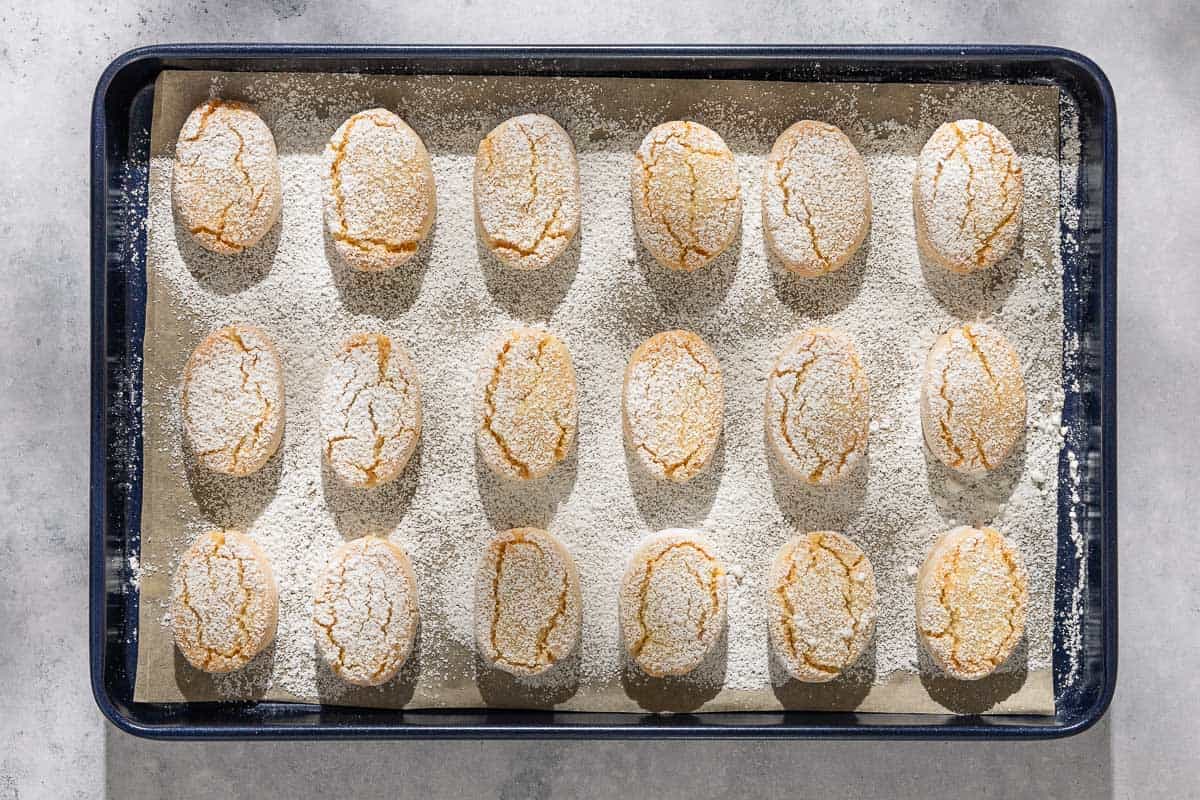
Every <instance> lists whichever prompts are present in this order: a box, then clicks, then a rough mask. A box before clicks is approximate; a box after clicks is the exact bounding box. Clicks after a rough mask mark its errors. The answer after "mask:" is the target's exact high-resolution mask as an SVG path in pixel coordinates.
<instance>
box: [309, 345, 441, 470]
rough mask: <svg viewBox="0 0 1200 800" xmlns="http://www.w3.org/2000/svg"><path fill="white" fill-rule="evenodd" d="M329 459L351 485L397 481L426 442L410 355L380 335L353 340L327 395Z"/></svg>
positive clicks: (324, 427)
mask: <svg viewBox="0 0 1200 800" xmlns="http://www.w3.org/2000/svg"><path fill="white" fill-rule="evenodd" d="M321 432H322V436H323V437H324V441H325V459H326V460H327V461H328V463H329V466H330V468H331V469H333V472H334V474H336V475H337V476H338V478H340V479H341V480H342V481H344V482H345V483H348V484H350V485H351V486H358V487H360V488H367V487H371V486H377V485H379V484H382V483H387V482H388V481H390V480H393V479H394V478H396V477H397V476H398V475H399V474H400V473H401V472H403V471H404V467H405V465H406V464H408V460H409V458H410V457H411V456H412V454H413V451H414V450H415V449H416V447H417V442H418V441H419V440H420V438H421V387H420V381H419V380H418V378H417V373H416V370H415V369H414V367H413V365H412V361H411V360H410V359H409V357H408V353H407V352H406V351H405V350H404V348H403V347H401V346H399V345H397V344H396V343H395V342H393V341H392V339H391V338H389V337H388V336H385V335H384V334H380V333H359V334H355V335H353V336H351V337H350V338H348V339H347V340H346V341H345V342H343V343H342V345H341V347H340V348H338V351H337V352H336V353H335V354H334V356H333V360H332V362H331V363H330V365H329V371H328V372H327V373H325V383H324V386H323V387H322V390H321Z"/></svg>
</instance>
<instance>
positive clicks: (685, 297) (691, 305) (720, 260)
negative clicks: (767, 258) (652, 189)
mask: <svg viewBox="0 0 1200 800" xmlns="http://www.w3.org/2000/svg"><path fill="white" fill-rule="evenodd" d="M637 238H638V243H637V262H638V266H639V267H640V268H641V270H642V275H643V276H644V277H645V279H646V285H647V286H649V287H650V290H651V291H652V292H653V293H654V297H655V299H656V301H657V303H658V308H659V311H660V313H663V314H672V315H679V316H681V317H684V318H689V317H699V316H703V315H704V314H705V313H706V312H708V311H709V310H710V309H713V308H715V307H717V306H718V305H720V304H721V301H722V300H724V299H725V296H726V295H727V294H729V289H730V287H731V286H733V282H734V279H736V278H737V271H738V265H739V264H740V262H741V258H742V231H741V230H740V229H739V230H738V234H737V236H736V237H735V238H734V240H733V242H732V243H730V245H729V247H727V248H726V249H725V252H723V253H721V255H719V256H717V257H716V258H714V259H713V260H712V261H710V262H709V263H708V264H705V265H704V266H703V267H700V268H699V269H697V270H694V271H692V272H683V271H680V270H673V269H668V268H667V267H664V266H663V265H662V264H659V263H658V261H656V260H655V258H654V256H653V255H651V254H650V251H649V250H647V249H646V245H644V244H642V241H641V238H640V237H637Z"/></svg>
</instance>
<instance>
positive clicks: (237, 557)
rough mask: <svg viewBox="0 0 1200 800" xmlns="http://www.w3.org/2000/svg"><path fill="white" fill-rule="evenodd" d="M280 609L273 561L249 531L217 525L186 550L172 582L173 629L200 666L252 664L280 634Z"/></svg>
mask: <svg viewBox="0 0 1200 800" xmlns="http://www.w3.org/2000/svg"><path fill="white" fill-rule="evenodd" d="M278 614H279V594H278V592H277V590H276V588H275V577H274V576H273V575H272V573H271V562H270V560H269V559H268V558H267V555H266V553H264V552H263V551H262V548H260V547H259V546H258V544H257V543H256V542H255V541H254V540H253V539H252V538H250V537H249V536H247V535H246V534H244V533H239V532H237V531H212V532H211V533H206V534H204V535H203V536H200V537H199V538H197V539H196V541H194V542H193V543H192V546H191V547H189V548H188V550H187V552H186V553H184V554H183V559H182V560H181V561H180V562H179V567H178V568H177V569H176V570H175V577H174V579H173V580H172V582H171V630H172V632H173V633H174V636H175V645H176V646H177V647H178V648H179V652H181V653H183V657H184V658H186V659H187V660H188V663H189V664H191V665H192V666H193V667H195V668H196V669H199V670H203V671H205V672H232V671H233V670H235V669H240V668H241V667H244V666H246V664H249V663H250V662H251V661H252V660H254V657H255V656H257V655H258V654H259V653H261V652H262V651H263V650H264V649H265V648H266V647H267V645H269V644H270V643H271V641H272V640H273V639H274V638H275V625H276V620H277V618H278Z"/></svg>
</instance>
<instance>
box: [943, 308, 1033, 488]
mask: <svg viewBox="0 0 1200 800" xmlns="http://www.w3.org/2000/svg"><path fill="white" fill-rule="evenodd" d="M1025 414H1026V397H1025V380H1024V378H1023V377H1022V375H1021V362H1020V359H1019V357H1018V356H1017V351H1016V350H1014V349H1013V346H1012V345H1011V344H1009V342H1008V339H1006V338H1004V335H1003V334H1001V333H1000V332H999V331H997V330H995V329H994V328H992V327H990V326H988V325H984V324H983V323H978V322H972V323H968V324H966V325H963V326H961V327H958V328H951V329H950V330H949V331H947V332H946V333H944V334H942V336H941V337H939V338H938V340H937V341H936V342H934V344H933V347H932V348H930V350H929V356H928V358H926V360H925V377H924V380H923V381H922V384H921V427H922V429H923V430H924V433H925V443H926V445H927V446H928V447H929V450H930V452H932V453H933V454H934V455H935V456H937V457H938V459H939V460H940V461H941V462H942V463H943V464H945V465H946V466H948V467H950V468H951V469H955V470H958V471H959V472H963V473H967V474H981V473H984V472H987V471H988V470H993V469H996V468H997V467H999V466H1000V465H1001V464H1003V463H1004V461H1005V460H1006V459H1007V458H1008V456H1009V455H1010V454H1011V453H1012V451H1013V449H1014V447H1015V446H1016V444H1017V442H1018V441H1020V439H1021V437H1022V436H1023V435H1024V432H1025Z"/></svg>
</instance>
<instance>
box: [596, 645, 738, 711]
mask: <svg viewBox="0 0 1200 800" xmlns="http://www.w3.org/2000/svg"><path fill="white" fill-rule="evenodd" d="M728 638H729V637H728V630H725V631H722V632H721V638H720V639H718V640H717V641H716V642H715V643H714V644H713V647H712V649H711V650H709V651H708V654H707V655H705V657H704V660H703V661H702V662H700V665H699V666H698V667H696V668H695V669H694V670H692V671H691V672H689V673H688V674H686V675H665V676H663V677H661V678H658V677H655V676H653V675H647V674H646V673H645V672H643V671H642V669H641V667H639V666H638V665H637V663H635V662H634V661H633V660H632V659H631V658H630V657H629V653H628V651H626V650H624V644H619V645H618V646H619V647H621V648H622V652H623V653H624V658H623V659H622V664H621V686H622V687H623V688H624V689H625V694H626V695H628V696H629V699H631V700H633V701H634V702H635V703H637V704H638V706H640V707H641V708H643V709H644V710H646V711H652V712H654V713H656V714H657V713H664V712H668V713H669V712H688V711H695V710H697V709H699V708H700V707H701V706H703V705H704V704H705V703H707V702H708V701H709V700H712V699H713V698H714V697H716V696H717V695H718V694H720V693H721V689H722V688H724V686H725V671H726V665H727V662H728Z"/></svg>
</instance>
